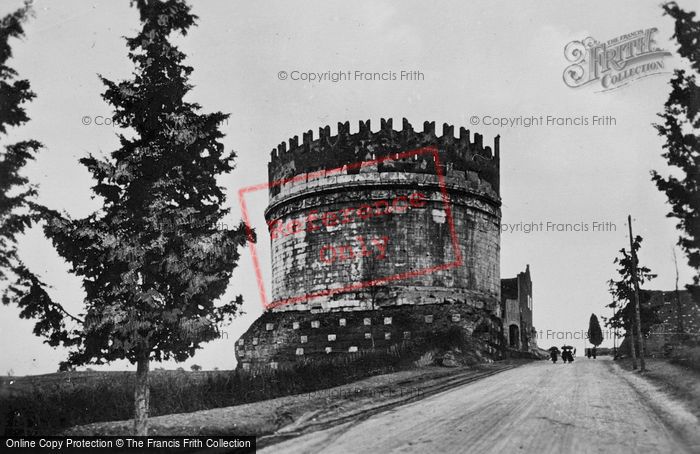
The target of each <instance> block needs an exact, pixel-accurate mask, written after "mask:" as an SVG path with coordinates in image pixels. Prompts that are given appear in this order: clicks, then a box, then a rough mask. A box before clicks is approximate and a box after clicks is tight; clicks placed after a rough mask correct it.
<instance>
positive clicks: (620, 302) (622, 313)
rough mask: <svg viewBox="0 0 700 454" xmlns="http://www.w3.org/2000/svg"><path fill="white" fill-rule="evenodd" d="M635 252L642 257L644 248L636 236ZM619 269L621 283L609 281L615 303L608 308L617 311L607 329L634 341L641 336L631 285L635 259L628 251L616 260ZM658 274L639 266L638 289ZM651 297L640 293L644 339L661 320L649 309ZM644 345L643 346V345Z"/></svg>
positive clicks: (607, 320)
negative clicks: (620, 330) (621, 331)
mask: <svg viewBox="0 0 700 454" xmlns="http://www.w3.org/2000/svg"><path fill="white" fill-rule="evenodd" d="M632 247H633V248H634V252H635V254H636V255H637V257H639V249H640V248H641V247H642V237H641V236H637V237H635V239H634V242H633V246H632ZM613 263H615V264H616V265H618V269H617V273H618V275H619V276H620V280H617V281H616V280H614V279H610V280H609V281H608V285H609V292H610V294H611V295H612V297H613V302H612V303H610V304H608V305H607V307H611V308H613V309H615V315H614V316H612V317H610V318H608V319H606V322H605V324H606V326H608V327H610V328H612V329H620V328H622V329H624V330H625V333H626V334H627V336H629V337H630V338H634V336H639V333H637V332H636V331H637V330H636V323H635V308H634V284H633V281H632V272H633V270H634V258H633V257H632V254H631V253H630V252H629V251H627V250H626V249H624V248H622V249H620V256H619V257H616V258H615V260H614V262H613ZM655 277H656V274H653V273H652V272H651V270H650V269H649V268H647V267H646V266H640V265H639V264H637V280H638V282H639V286H640V287H641V285H642V284H643V283H644V282H647V281H649V280H651V279H654V278H655ZM648 301H649V294H648V293H647V292H639V313H640V319H641V322H642V323H641V325H642V335H643V336H646V335H648V334H649V331H650V330H651V327H652V326H653V325H655V324H657V323H659V318H658V316H657V314H656V311H654V310H653V309H652V308H651V307H649V305H648V304H647V303H648ZM640 345H642V342H640Z"/></svg>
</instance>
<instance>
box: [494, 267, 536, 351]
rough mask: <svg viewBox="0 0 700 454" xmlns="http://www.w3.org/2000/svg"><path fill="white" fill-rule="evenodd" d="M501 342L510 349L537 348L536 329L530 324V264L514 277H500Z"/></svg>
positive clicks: (526, 349)
mask: <svg viewBox="0 0 700 454" xmlns="http://www.w3.org/2000/svg"><path fill="white" fill-rule="evenodd" d="M497 315H498V316H499V317H500V318H501V320H502V321H503V342H504V344H505V347H506V348H508V349H510V350H517V351H522V352H529V351H532V350H535V349H537V330H536V329H535V327H534V326H533V324H532V278H531V277H530V265H527V266H525V271H522V272H520V273H518V275H517V276H516V277H514V278H510V279H501V307H500V312H499V313H498V314H497Z"/></svg>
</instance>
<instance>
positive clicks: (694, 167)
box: [651, 2, 700, 301]
mask: <svg viewBox="0 0 700 454" xmlns="http://www.w3.org/2000/svg"><path fill="white" fill-rule="evenodd" d="M663 9H664V14H665V15H666V14H668V15H669V16H671V17H673V19H674V20H675V22H676V23H675V33H674V35H673V37H674V38H675V39H676V41H678V45H679V47H678V53H679V54H680V55H681V56H682V57H685V58H687V59H688V60H689V62H690V67H691V71H688V72H687V71H685V70H681V69H676V70H675V71H674V76H673V78H672V79H671V93H670V94H669V97H668V100H667V101H666V103H665V104H664V111H663V113H660V114H659V117H661V118H662V119H663V123H662V124H655V125H654V127H655V128H656V130H657V131H658V133H659V135H660V136H663V137H664V138H665V139H666V143H665V144H664V146H663V148H664V149H665V150H666V151H665V152H664V153H663V154H662V156H663V157H664V158H665V159H666V160H667V161H668V164H669V165H670V166H672V167H676V168H678V169H679V170H680V173H681V177H680V178H678V177H675V176H673V175H669V176H668V177H663V176H662V175H660V174H659V173H658V172H656V171H652V172H651V173H652V180H653V181H654V182H655V183H656V186H657V187H658V189H659V190H660V191H663V192H665V193H666V196H667V198H668V201H669V203H670V204H671V212H670V213H668V217H673V218H676V219H678V228H679V230H680V232H681V236H680V238H679V239H678V245H679V246H680V247H681V248H682V249H683V250H684V252H685V253H686V255H687V257H688V264H689V265H690V266H691V267H693V268H694V269H695V271H696V273H695V276H694V277H693V281H694V283H695V284H696V286H697V284H700V87H698V85H697V78H696V76H697V74H698V72H700V44H699V42H700V22H698V21H695V20H693V18H694V17H695V13H694V12H686V11H683V10H682V9H680V8H679V7H678V5H677V4H676V3H675V2H669V3H666V4H665V5H663ZM696 289H697V287H696ZM691 290H693V289H692V288H691ZM698 293H700V291H698ZM698 293H696V296H698V297H697V298H696V301H700V295H698Z"/></svg>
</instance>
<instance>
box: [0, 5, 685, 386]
mask: <svg viewBox="0 0 700 454" xmlns="http://www.w3.org/2000/svg"><path fill="white" fill-rule="evenodd" d="M35 3H36V5H35V6H36V17H35V18H34V19H32V20H30V22H29V23H28V24H27V26H26V35H27V36H26V38H25V39H24V40H22V41H17V40H15V41H13V42H12V45H13V51H14V54H15V58H14V59H13V60H12V61H10V65H11V66H12V67H14V68H15V69H16V70H18V71H19V74H20V76H21V77H23V78H27V79H29V80H30V82H31V84H32V88H33V90H34V91H35V92H36V94H37V98H36V99H35V100H34V101H33V102H32V103H31V104H29V105H28V113H29V116H30V117H31V121H30V122H29V123H28V124H27V125H25V126H23V127H21V128H18V129H15V130H13V131H12V134H11V136H10V137H9V140H12V141H16V140H20V139H22V138H33V139H37V140H39V141H41V142H42V143H43V144H44V145H45V149H44V150H43V151H42V152H41V155H40V156H39V158H38V160H37V162H36V163H34V164H32V165H31V166H30V167H29V168H28V171H27V174H28V175H29V176H30V178H32V180H33V181H35V182H37V183H39V184H40V192H41V197H40V201H41V202H42V203H44V204H46V205H48V206H49V207H51V208H55V209H60V210H65V211H66V212H68V213H70V215H72V216H74V217H81V216H85V215H87V214H88V213H90V212H91V211H92V210H94V209H95V208H96V207H97V201H95V200H92V199H91V197H90V195H91V193H90V191H89V188H90V186H91V185H92V184H93V182H92V180H91V178H90V176H89V174H88V172H87V170H86V169H85V168H84V167H83V166H81V165H80V164H79V163H78V159H79V158H81V157H83V156H86V155H87V154H88V153H100V152H102V153H109V152H111V151H112V150H114V149H115V148H117V146H118V143H117V140H116V136H115V133H116V131H115V129H114V128H113V127H111V126H108V125H96V124H95V122H97V123H100V122H101V121H100V120H99V119H97V118H96V117H100V116H102V117H109V116H110V115H111V110H110V106H109V105H107V104H106V103H105V102H104V101H103V100H102V98H101V97H100V94H101V93H102V92H103V91H104V87H103V86H102V84H101V83H100V81H99V80H98V77H97V74H98V73H99V74H102V75H104V76H105V77H107V78H109V79H112V80H115V79H117V80H118V79H124V78H127V77H129V75H130V73H131V70H132V66H131V64H130V62H129V61H128V59H127V58H126V53H127V51H126V47H125V45H124V40H123V39H122V36H133V35H134V34H135V33H136V31H137V29H138V27H139V23H138V20H137V14H136V12H135V10H133V9H131V8H129V2H128V1H126V0H123V1H114V0H95V1H90V2H87V1H84V0H71V1H68V0H64V1H60V2H59V1H49V0H36V2H35ZM192 3H193V10H194V13H195V14H197V15H198V16H199V27H197V28H195V29H193V30H191V32H190V34H189V35H188V36H187V37H186V38H185V39H182V40H178V42H180V43H181V49H182V50H183V51H184V52H185V53H186V54H187V55H188V57H189V58H188V60H187V63H188V64H190V65H191V66H193V67H194V68H195V70H194V73H193V75H192V82H193V83H194V84H195V85H196V88H195V89H194V90H193V92H192V93H191V95H190V100H193V101H197V102H199V103H200V104H201V105H202V106H203V108H204V111H206V112H211V111H218V110H220V111H223V112H227V113H230V114H231V118H230V120H229V122H228V124H227V125H224V126H223V130H224V132H225V133H226V138H225V139H224V143H225V145H226V146H227V147H228V148H230V149H235V150H236V151H237V152H238V154H239V158H238V160H237V168H236V170H235V171H234V172H233V173H232V174H230V175H227V176H225V177H223V178H222V179H221V184H222V185H224V186H225V187H226V188H227V189H228V190H229V192H228V193H229V199H228V202H229V203H230V204H231V206H232V207H233V210H232V213H231V216H230V217H229V218H228V219H227V221H228V222H229V223H230V225H233V224H236V223H237V222H238V221H237V220H238V219H240V212H239V210H238V202H237V199H236V197H237V191H238V189H240V188H241V187H244V186H249V185H254V184H258V183H263V182H264V181H266V178H267V162H268V159H269V152H270V150H271V148H273V147H274V146H276V145H277V144H278V143H279V142H281V141H284V140H287V139H288V138H289V137H291V136H294V135H299V136H300V137H301V133H302V132H303V131H306V130H308V129H313V130H314V134H315V135H317V131H318V128H319V127H321V126H325V125H327V124H329V125H330V126H331V130H332V133H333V134H335V130H336V123H337V122H338V121H343V122H344V121H350V123H351V131H352V132H355V131H356V130H357V122H358V121H359V120H365V119H371V120H372V125H373V129H375V130H376V129H377V128H378V127H379V119H380V118H382V117H386V118H394V126H395V128H397V129H398V128H400V124H401V118H402V117H406V118H408V119H409V120H410V121H411V122H412V123H413V125H414V127H415V128H416V129H417V130H420V129H422V123H423V121H425V120H431V121H435V122H436V123H437V124H438V130H439V131H441V127H440V126H439V125H441V124H442V123H443V122H448V123H451V124H454V125H455V126H456V127H459V126H465V127H467V128H469V129H471V130H472V131H473V132H479V133H482V134H484V136H485V137H484V141H485V143H486V144H490V143H492V141H493V137H494V136H495V135H497V134H500V135H501V196H502V198H503V207H502V211H503V223H504V224H516V223H520V222H526V223H527V222H537V223H539V222H544V223H545V224H546V223H547V222H548V221H549V222H553V223H570V224H575V223H584V224H587V225H589V226H592V223H593V222H606V221H607V222H611V223H613V224H614V225H615V226H616V230H614V231H603V232H592V231H588V232H532V233H523V232H512V233H508V232H504V233H503V235H502V238H501V274H502V277H513V276H515V275H516V274H517V273H518V272H519V271H522V270H524V269H525V265H526V264H530V270H531V274H532V279H533V288H534V291H533V293H534V296H533V309H534V325H535V327H536V328H537V329H538V330H542V331H543V334H544V338H541V339H539V340H538V342H539V344H540V346H544V347H549V346H550V345H552V344H558V345H561V344H562V342H561V341H557V340H553V339H547V330H550V331H553V332H562V333H563V332H585V331H586V329H587V327H588V318H589V317H590V314H591V313H596V314H598V315H599V316H600V315H604V316H609V315H610V310H609V309H606V308H605V307H604V306H605V304H607V303H608V302H609V301H610V296H609V295H608V293H607V285H606V281H607V280H608V279H610V278H611V277H613V276H614V265H613V263H612V260H613V258H614V257H615V256H616V255H617V251H618V250H619V249H620V248H622V247H628V246H629V243H628V238H627V236H626V232H627V230H626V224H625V221H626V217H627V214H628V213H629V214H632V216H633V218H634V223H635V224H634V227H635V233H636V234H640V235H642V236H643V237H644V243H643V248H642V252H641V255H640V261H641V262H642V263H643V264H646V265H647V266H649V267H650V268H651V269H652V270H653V271H654V272H656V273H658V274H659V277H658V278H657V279H656V280H655V281H652V283H651V284H650V285H649V286H648V287H647V288H655V289H666V290H670V289H673V287H674V279H675V271H674V264H673V257H672V249H673V247H674V244H675V242H676V240H677V236H678V233H677V231H676V229H675V221H674V220H672V219H668V218H666V217H665V214H666V213H667V212H668V211H669V206H668V205H667V204H666V199H665V195H663V194H662V193H660V192H659V191H658V190H657V189H656V187H655V186H654V184H653V183H652V182H651V181H650V176H649V171H650V170H651V169H661V170H663V171H664V172H665V169H666V164H665V161H664V160H663V159H662V158H661V157H660V153H661V145H662V143H663V141H662V139H661V138H660V137H658V136H657V135H656V132H655V130H654V129H653V127H652V126H651V124H652V123H653V122H654V121H656V116H655V115H656V113H657V112H659V111H661V109H662V106H663V103H664V102H665V100H666V97H667V94H668V91H669V85H668V80H669V78H670V74H665V75H657V76H652V77H647V78H644V79H642V80H640V81H637V82H635V83H632V84H630V85H628V86H626V87H624V88H621V89H618V90H613V91H609V92H604V93H600V92H596V89H595V88H594V87H583V88H578V89H572V88H569V87H568V86H566V85H565V84H564V82H563V81H562V73H563V71H564V68H565V67H566V66H567V65H568V62H567V61H566V59H565V58H564V46H565V45H566V44H567V43H569V42H570V41H573V40H578V39H583V38H586V37H588V36H592V37H593V38H595V39H597V40H600V41H607V40H609V39H612V38H615V37H617V36H620V35H623V34H627V33H630V32H634V31H636V30H640V29H648V28H652V27H656V28H658V29H659V31H658V33H657V34H656V35H655V38H656V43H657V45H658V46H659V47H662V48H665V49H669V50H671V51H674V50H675V49H676V46H675V44H674V43H673V42H672V41H671V39H670V38H671V35H672V34H673V23H672V20H671V19H670V18H668V17H662V15H661V9H660V7H659V2H658V1H657V0H652V1H645V2H640V1H638V0H636V1H632V0H630V1H624V2H623V1H620V2H614V3H612V2H603V1H590V0H586V1H578V2H567V3H566V5H564V4H562V3H561V2H554V1H527V2H525V1H518V2H502V1H483V2H463V1H441V2H425V1H400V2H399V1H393V2H389V1H376V0H373V1H362V2H347V1H329V0H316V1H289V0H283V1H266V2H260V1H246V2H243V1H224V0H221V1H206V2H204V1H197V2H192ZM680 4H681V6H685V7H687V8H689V7H690V6H691V5H692V2H680ZM20 5H21V2H20V1H18V0H17V1H16V0H3V1H2V2H1V3H0V15H1V16H4V15H5V14H7V13H9V12H11V11H13V10H14V9H16V8H17V7H19V6H20ZM665 64H666V69H667V71H668V72H669V73H670V71H671V70H672V68H674V67H681V66H684V63H683V62H682V61H681V60H680V59H679V58H678V57H677V56H676V55H675V53H674V55H673V56H672V57H670V58H667V59H666V60H665ZM329 70H330V71H348V70H349V71H355V70H358V71H362V72H384V71H394V72H396V73H400V71H402V70H407V71H413V70H416V71H421V72H422V73H423V75H424V78H423V80H418V81H400V80H396V81H344V82H339V83H332V82H321V83H308V82H302V81H293V80H290V79H287V80H280V79H279V77H278V73H279V72H280V71H287V73H288V74H291V73H292V71H301V72H319V73H320V72H325V71H329ZM548 115H549V116H552V117H569V118H579V117H585V118H589V119H591V118H592V116H593V115H599V116H611V117H612V118H614V119H615V122H614V124H612V125H607V126H593V125H590V124H589V125H588V126H568V127H567V126H546V125H541V126H532V127H529V128H525V127H523V126H519V127H503V126H493V125H484V124H483V123H484V122H485V121H486V122H487V121H488V120H487V119H485V118H484V117H485V116H494V117H520V116H524V117H530V116H534V117H539V116H543V117H545V118H546V116H548ZM473 116H477V117H478V121H479V123H480V124H479V125H477V126H472V125H470V121H471V118H472V117H473ZM84 117H89V118H90V121H91V124H90V125H85V124H83V123H84V120H83V118H84ZM85 122H87V120H85ZM7 141H8V138H6V137H2V143H0V144H3V145H4V144H6V143H8V142H7ZM266 202H267V195H266V194H265V193H264V192H260V193H258V194H255V195H252V196H251V197H250V198H248V199H247V203H248V206H249V209H250V210H251V216H252V217H253V220H254V225H255V226H256V227H257V230H258V232H259V234H262V235H260V244H259V245H258V254H259V255H260V257H261V264H262V267H263V271H264V273H266V275H267V276H269V263H270V261H269V247H268V244H269V237H268V236H267V234H266V229H265V227H264V220H263V217H262V212H263V210H264V208H265V205H266ZM20 246H21V255H22V257H23V258H24V259H25V261H26V262H27V263H28V264H29V266H30V268H32V269H33V270H35V271H36V272H38V273H40V274H41V275H42V276H43V278H44V280H45V281H46V282H47V283H49V284H50V285H52V286H53V289H52V291H51V293H52V295H53V296H54V297H55V299H57V300H59V301H61V302H63V303H64V304H65V305H66V306H67V307H68V308H70V309H71V310H73V311H74V312H78V311H79V310H80V307H81V301H82V298H83V292H82V290H81V286H80V281H79V279H77V278H76V277H75V276H73V275H71V274H69V273H68V271H67V270H68V267H67V265H66V263H65V262H63V261H62V259H61V258H60V257H59V256H58V255H57V254H56V252H55V251H54V250H53V248H52V246H51V244H50V243H49V242H48V241H47V240H46V239H44V238H43V236H42V233H41V231H40V230H39V229H34V230H32V231H31V232H29V233H28V234H27V235H26V236H25V237H24V238H23V239H22V241H21V245H20ZM678 256H679V267H680V281H681V284H685V283H688V282H690V280H691V272H690V269H689V268H688V267H687V266H686V261H685V256H684V255H683V254H682V253H681V252H680V251H679V252H678ZM236 294H243V296H244V299H245V303H244V310H245V311H246V315H245V316H243V317H241V318H240V319H238V320H237V321H236V322H235V323H234V324H233V325H231V326H230V327H228V328H226V330H225V336H224V338H222V339H221V340H217V341H215V342H211V343H210V344H208V345H207V346H206V347H205V348H204V349H203V350H201V351H199V352H198V353H197V355H196V356H195V357H194V358H193V359H191V360H189V361H187V362H186V363H184V364H182V366H183V367H186V368H188V367H189V366H190V365H191V364H200V365H202V366H203V367H204V368H205V369H211V368H214V367H219V368H221V369H227V368H232V367H234V365H235V360H234V354H233V348H234V342H235V340H236V339H237V338H238V337H239V336H240V335H241V334H242V333H243V332H244V331H245V329H247V327H248V326H249V325H250V324H251V323H252V322H253V320H254V319H255V318H256V317H257V316H258V315H259V314H260V313H261V312H262V307H261V303H260V298H259V296H258V293H257V290H256V286H255V280H254V277H253V268H252V262H251V258H250V254H249V251H248V250H244V251H243V253H242V257H241V261H240V266H239V268H238V269H237V270H236V272H235V273H234V277H233V279H232V281H231V285H230V288H229V291H228V293H227V295H228V296H233V295H236ZM32 327H33V323H32V322H30V321H26V320H21V321H20V320H18V311H17V309H16V308H14V307H4V306H3V307H0V345H3V346H4V347H3V348H2V349H0V373H3V374H4V373H6V372H7V371H9V370H13V371H14V373H15V374H18V375H24V374H38V373H47V372H53V371H55V370H56V369H57V367H58V363H59V362H60V361H61V360H63V359H64V358H65V355H66V352H65V351H64V350H61V349H58V350H54V349H52V348H50V347H48V346H46V345H45V344H42V341H41V339H39V338H36V337H34V336H33V335H32V333H31V331H32ZM607 344H610V345H611V342H606V344H605V345H607ZM573 345H576V346H577V347H578V348H582V347H583V346H584V342H583V341H578V342H574V344H573ZM164 366H165V367H168V368H170V367H177V365H175V364H174V363H168V364H165V365H164ZM127 367H128V368H131V367H130V366H128V364H126V363H124V362H118V363H115V364H112V365H111V366H108V368H111V369H125V368H127Z"/></svg>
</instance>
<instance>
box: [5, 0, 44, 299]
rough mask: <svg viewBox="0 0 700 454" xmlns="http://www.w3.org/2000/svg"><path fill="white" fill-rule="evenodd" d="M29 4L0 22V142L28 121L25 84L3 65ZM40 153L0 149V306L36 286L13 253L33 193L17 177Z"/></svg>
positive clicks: (25, 147) (26, 147)
mask: <svg viewBox="0 0 700 454" xmlns="http://www.w3.org/2000/svg"><path fill="white" fill-rule="evenodd" d="M32 12H33V11H32V4H31V1H27V2H25V4H24V6H23V7H21V8H19V9H18V10H16V11H15V12H13V13H10V14H8V15H7V16H5V17H3V18H2V19H0V137H2V136H5V135H7V134H8V132H9V129H8V128H11V127H18V126H22V125H23V124H25V123H26V122H28V121H29V117H28V116H27V112H26V110H25V106H24V105H25V103H27V102H29V101H31V100H32V99H34V97H35V96H36V95H35V93H34V92H33V91H32V90H31V86H30V84H29V81H28V80H26V79H19V78H18V73H17V71H15V70H14V69H13V68H11V67H10V66H8V60H10V59H11V58H12V47H11V46H10V40H11V39H12V38H22V37H24V26H23V24H24V23H25V21H26V20H27V19H28V18H29V17H30V16H31V15H32ZM40 149H41V144H40V143H39V142H37V141H36V140H23V141H20V142H16V143H13V144H3V147H2V149H1V150H0V283H2V286H3V291H2V302H3V303H4V304H9V303H10V302H15V303H16V302H19V301H20V300H21V298H22V297H23V296H24V295H25V294H26V293H27V292H29V291H30V289H31V288H33V287H34V286H38V285H39V284H40V283H39V281H38V280H37V279H36V277H35V276H33V275H32V274H31V273H30V272H29V271H28V270H27V269H26V268H25V266H24V264H23V263H22V261H21V259H20V258H19V256H18V254H17V242H16V241H17V236H18V235H21V234H22V233H23V232H24V231H25V230H26V229H27V228H28V227H29V226H31V225H32V223H33V222H34V221H36V220H37V212H36V210H34V207H35V201H34V196H35V195H36V188H35V187H34V186H33V185H31V184H30V183H29V181H28V180H27V178H26V177H25V176H23V175H22V170H23V169H24V167H25V165H26V164H27V163H28V162H29V161H30V160H32V159H34V157H35V155H36V153H37V152H38V151H39V150H40Z"/></svg>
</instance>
